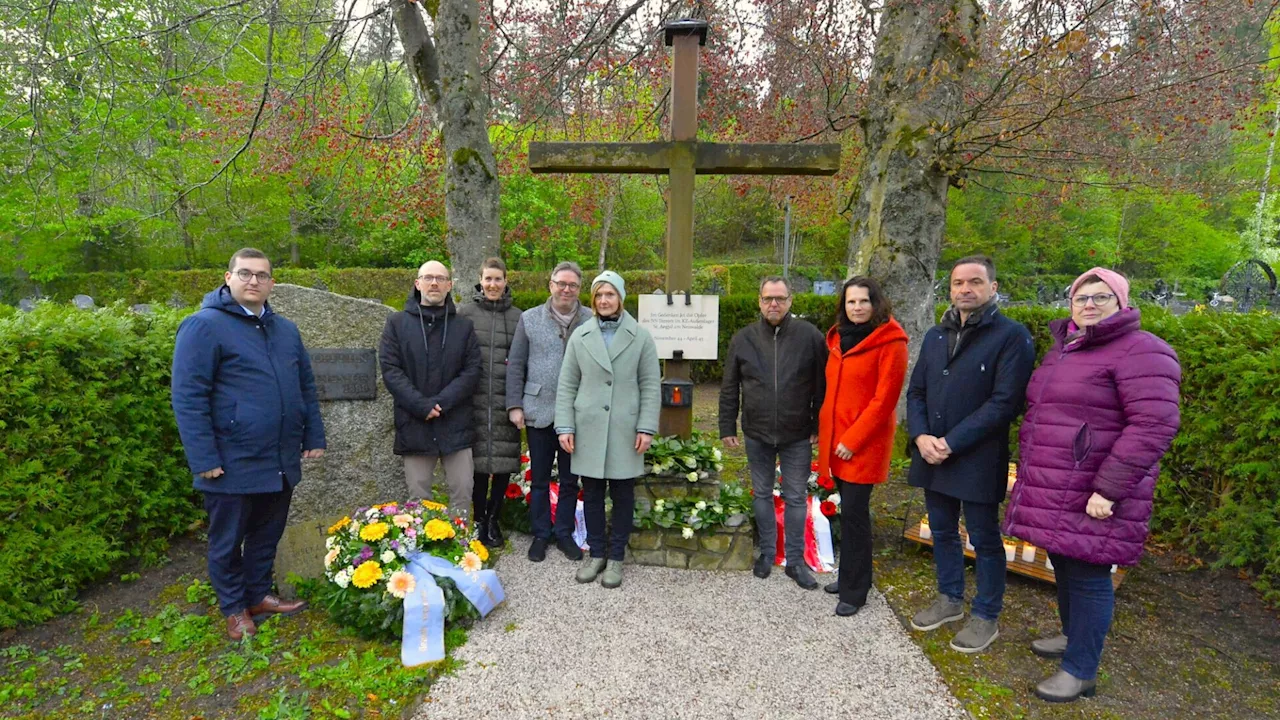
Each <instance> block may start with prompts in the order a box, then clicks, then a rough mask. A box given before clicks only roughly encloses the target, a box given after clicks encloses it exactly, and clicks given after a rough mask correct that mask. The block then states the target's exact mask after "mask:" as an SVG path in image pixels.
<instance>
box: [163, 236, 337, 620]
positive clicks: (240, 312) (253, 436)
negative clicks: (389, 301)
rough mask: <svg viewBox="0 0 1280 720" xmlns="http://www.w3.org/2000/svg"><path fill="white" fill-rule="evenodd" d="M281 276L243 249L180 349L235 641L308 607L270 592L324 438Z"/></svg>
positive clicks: (186, 438) (186, 403)
mask: <svg viewBox="0 0 1280 720" xmlns="http://www.w3.org/2000/svg"><path fill="white" fill-rule="evenodd" d="M274 283H275V281H274V280H273V279H272V277H271V261H270V260H268V259H267V256H266V255H264V254H263V253H262V252H261V251H259V250H254V249H253V248H245V249H243V250H239V251H237V252H236V254H235V255H232V256H231V263H230V264H229V266H228V269H227V273H226V275H225V276H224V284H223V286H222V287H220V288H218V289H217V290H214V291H213V292H211V293H209V294H208V295H206V296H205V298H204V303H203V304H202V305H201V308H200V310H199V311H198V312H196V313H195V314H193V315H191V316H189V317H187V319H185V320H183V321H182V324H181V325H180V326H179V327H178V336H177V340H176V342H175V345H174V350H173V373H172V386H171V390H172V402H173V412H174V415H175V417H176V418H177V421H178V432H179V434H180V435H181V437H182V447H183V450H184V451H185V452H186V456H187V464H188V465H189V466H190V468H191V473H192V475H193V476H194V481H195V488H196V489H197V490H199V491H200V492H202V493H204V507H205V510H206V511H207V512H208V514H209V582H210V583H211V584H212V585H213V589H214V592H215V593H216V594H217V596H218V604H219V606H220V607H221V609H222V614H223V615H224V616H225V617H226V624H227V634H228V635H229V636H230V637H231V639H232V640H240V639H241V638H242V637H244V636H245V635H253V634H256V633H257V625H256V623H258V622H261V621H262V620H263V619H265V618H267V617H270V616H271V615H292V614H294V613H297V612H299V611H301V610H303V609H304V608H305V607H306V603H305V602H301V601H294V602H289V601H285V600H281V599H280V598H278V597H276V596H275V595H272V594H271V592H270V591H271V584H272V577H271V572H272V565H273V564H274V562H275V557H276V545H277V544H278V543H279V542H280V536H281V535H282V534H283V533H284V527H285V520H286V519H287V517H288V515H289V501H290V499H291V498H292V494H293V488H294V486H296V485H297V484H298V482H299V481H301V480H302V459H303V458H308V459H310V458H318V457H320V456H322V455H324V448H325V440H324V423H323V421H322V420H321V419H320V403H319V401H318V400H317V398H316V386H315V380H314V377H313V376H312V374H311V359H310V358H309V357H308V355H307V350H306V348H305V347H303V345H302V336H301V335H300V334H299V333H298V327H297V326H296V325H294V324H293V323H292V322H290V321H289V320H286V319H285V318H283V317H281V316H279V315H276V314H275V313H274V312H272V310H271V306H270V305H269V304H268V303H267V297H268V296H269V295H271V288H272V287H273V286H274Z"/></svg>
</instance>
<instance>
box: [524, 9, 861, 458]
mask: <svg viewBox="0 0 1280 720" xmlns="http://www.w3.org/2000/svg"><path fill="white" fill-rule="evenodd" d="M707 29H708V28H707V23H706V21H705V20H676V21H673V22H670V23H667V24H666V25H664V26H663V31H664V36H665V39H666V44H667V45H668V46H669V47H671V48H672V54H673V56H674V57H673V60H672V63H671V139H670V140H668V141H666V142H647V143H600V142H590V143H570V142H531V143H529V169H530V170H531V171H532V172H535V173H647V174H654V175H667V176H668V177H669V178H670V182H669V187H668V196H669V197H668V202H667V276H666V286H667V287H666V290H667V292H669V293H673V294H674V293H683V292H692V290H693V189H694V176H695V175H834V174H836V172H837V171H839V169H840V146H839V145H838V144H824V145H800V144H785V143H778V144H749V143H710V142H699V141H698V139H697V133H698V51H699V50H698V49H699V48H700V47H701V46H702V45H705V44H706V41H707ZM665 375H666V377H667V378H680V379H685V380H688V379H690V378H691V377H692V368H691V365H690V361H688V360H668V361H666V368H665ZM692 429H693V408H692V407H681V408H667V407H664V408H663V409H662V419H661V427H660V428H659V432H660V433H661V434H663V435H679V436H680V437H686V438H687V437H689V435H690V433H691V432H692Z"/></svg>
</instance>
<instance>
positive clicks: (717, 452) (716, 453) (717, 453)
mask: <svg viewBox="0 0 1280 720" xmlns="http://www.w3.org/2000/svg"><path fill="white" fill-rule="evenodd" d="M711 457H713V458H715V460H716V462H720V460H721V459H723V458H724V455H723V454H722V453H721V452H720V448H712V449H711Z"/></svg>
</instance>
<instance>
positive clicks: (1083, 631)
mask: <svg viewBox="0 0 1280 720" xmlns="http://www.w3.org/2000/svg"><path fill="white" fill-rule="evenodd" d="M1049 559H1050V560H1052V561H1053V574H1054V576H1055V577H1056V579H1057V583H1058V617H1059V618H1061V619H1062V633H1063V634H1064V635H1066V636H1067V652H1066V653H1065V654H1064V655H1063V656H1062V669H1063V670H1066V671H1067V672H1069V673H1071V675H1072V676H1074V677H1076V678H1079V679H1081V680H1093V679H1094V678H1096V677H1097V676H1098V663H1099V662H1101V661H1102V644H1103V642H1105V641H1106V639H1107V632H1108V631H1110V630H1111V616H1112V614H1113V613H1114V612H1115V609H1116V590H1115V586H1113V585H1112V584H1111V566H1110V565H1094V564H1093V563H1087V562H1084V561H1083V560H1073V559H1071V558H1069V557H1064V556H1062V555H1058V554H1055V553H1051V554H1050V555H1049Z"/></svg>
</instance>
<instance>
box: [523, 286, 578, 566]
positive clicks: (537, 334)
mask: <svg viewBox="0 0 1280 720" xmlns="http://www.w3.org/2000/svg"><path fill="white" fill-rule="evenodd" d="M547 289H548V290H550V291H551V297H549V298H547V301H546V302H545V303H543V304H542V305H539V306H538V307H535V308H530V309H529V310H525V311H524V314H522V315H521V316H520V322H519V323H517V324H516V333H515V337H514V338H513V339H512V340H511V351H510V353H509V354H508V355H507V414H508V416H509V417H510V419H511V423H512V424H513V425H515V426H516V427H518V428H523V429H524V431H525V437H526V438H527V439H528V442H529V469H530V471H531V472H532V477H531V478H530V482H529V516H530V521H531V523H532V525H533V544H531V545H530V546H529V559H530V560H532V561H533V562H542V561H543V560H546V559H547V546H548V545H549V544H550V543H551V541H552V539H554V540H555V543H556V547H558V548H560V552H562V553H564V554H565V556H566V557H568V558H569V559H570V560H581V559H582V549H581V548H579V547H578V544H577V543H576V542H574V540H573V525H574V517H575V515H576V513H577V509H578V476H577V475H575V474H574V472H573V468H572V467H571V465H570V457H571V456H570V455H569V453H567V452H565V451H564V449H563V448H561V447H560V439H559V436H558V435H557V434H556V429H555V419H556V388H557V387H558V386H559V384H560V365H561V364H562V363H563V362H564V350H565V346H566V345H567V344H568V342H569V336H570V335H572V334H573V331H574V330H576V329H578V326H579V325H581V324H582V323H583V321H584V320H586V319H588V318H590V317H591V311H590V310H589V309H587V308H585V307H582V304H581V303H580V302H579V300H578V298H579V295H578V293H580V292H581V291H582V269H581V268H579V267H578V264H577V263H574V262H562V263H560V264H559V265H556V267H555V269H554V270H552V271H551V282H550V283H548V285H547ZM553 463H554V464H555V465H556V469H557V473H556V474H557V476H558V480H559V482H560V491H559V495H558V497H557V502H556V517H555V524H554V525H553V524H552V522H551V465H552V464H553Z"/></svg>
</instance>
